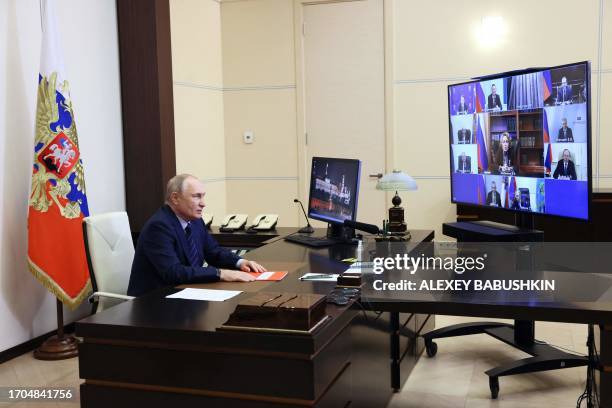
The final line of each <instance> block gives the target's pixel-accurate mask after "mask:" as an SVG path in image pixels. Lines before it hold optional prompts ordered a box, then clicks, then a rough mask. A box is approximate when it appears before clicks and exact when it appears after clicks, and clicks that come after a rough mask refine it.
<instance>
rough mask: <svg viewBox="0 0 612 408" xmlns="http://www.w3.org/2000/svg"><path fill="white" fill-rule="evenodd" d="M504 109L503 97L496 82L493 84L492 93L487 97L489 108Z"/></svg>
mask: <svg viewBox="0 0 612 408" xmlns="http://www.w3.org/2000/svg"><path fill="white" fill-rule="evenodd" d="M495 109H497V110H502V103H501V98H500V97H499V95H498V94H497V87H496V86H495V84H493V85H491V95H489V97H488V98H487V110H495Z"/></svg>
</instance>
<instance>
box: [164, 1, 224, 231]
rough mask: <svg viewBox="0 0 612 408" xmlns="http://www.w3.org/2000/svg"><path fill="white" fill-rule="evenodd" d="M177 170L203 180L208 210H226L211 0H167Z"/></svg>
mask: <svg viewBox="0 0 612 408" xmlns="http://www.w3.org/2000/svg"><path fill="white" fill-rule="evenodd" d="M170 23H171V36H172V75H173V77H174V126H175V132H176V139H175V140H176V170H177V172H179V173H183V172H185V173H192V174H195V175H197V176H198V177H200V178H201V179H202V180H204V182H205V184H206V191H207V200H206V205H207V208H206V209H205V210H204V211H205V212H207V213H212V214H214V216H215V219H214V224H219V223H220V221H221V220H222V217H223V216H224V215H225V213H226V203H227V200H226V182H225V177H226V154H225V134H224V119H223V118H224V112H223V89H222V88H223V65H222V60H221V7H220V5H219V3H218V2H215V1H212V0H205V1H202V0H171V1H170Z"/></svg>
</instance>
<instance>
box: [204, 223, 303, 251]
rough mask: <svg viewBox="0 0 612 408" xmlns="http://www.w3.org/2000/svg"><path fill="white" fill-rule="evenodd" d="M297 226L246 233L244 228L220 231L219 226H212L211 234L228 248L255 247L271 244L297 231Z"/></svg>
mask: <svg viewBox="0 0 612 408" xmlns="http://www.w3.org/2000/svg"><path fill="white" fill-rule="evenodd" d="M298 229H299V228H297V227H278V228H275V229H273V230H270V231H258V232H257V233H254V234H252V233H248V232H246V231H245V230H239V231H235V232H221V231H219V227H212V228H211V229H210V232H211V234H212V235H213V237H215V239H216V240H217V242H219V244H220V245H222V246H224V247H230V248H257V247H260V246H263V245H266V244H271V243H272V242H275V241H277V240H279V239H282V238H283V237H286V236H287V235H291V234H294V233H296V232H297V230H298Z"/></svg>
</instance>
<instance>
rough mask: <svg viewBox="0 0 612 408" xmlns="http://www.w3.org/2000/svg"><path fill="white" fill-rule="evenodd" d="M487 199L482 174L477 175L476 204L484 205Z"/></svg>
mask: <svg viewBox="0 0 612 408" xmlns="http://www.w3.org/2000/svg"><path fill="white" fill-rule="evenodd" d="M486 201H487V190H486V188H485V180H484V176H482V175H478V204H480V205H484V204H485V203H486Z"/></svg>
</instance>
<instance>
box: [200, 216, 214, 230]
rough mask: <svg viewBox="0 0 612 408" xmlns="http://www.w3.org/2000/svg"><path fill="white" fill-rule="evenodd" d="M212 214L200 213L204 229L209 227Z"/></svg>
mask: <svg viewBox="0 0 612 408" xmlns="http://www.w3.org/2000/svg"><path fill="white" fill-rule="evenodd" d="M213 218H214V216H213V215H212V214H202V221H204V226H205V227H206V229H210V224H212V222H213Z"/></svg>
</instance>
